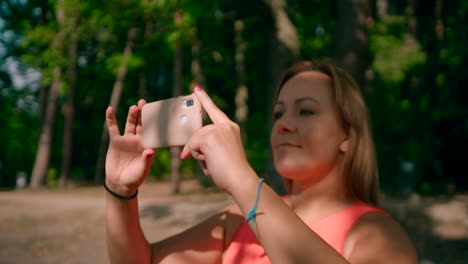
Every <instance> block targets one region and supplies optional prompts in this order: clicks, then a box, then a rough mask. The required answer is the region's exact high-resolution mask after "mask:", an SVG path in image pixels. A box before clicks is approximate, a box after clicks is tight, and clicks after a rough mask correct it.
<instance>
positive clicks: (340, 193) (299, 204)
mask: <svg viewBox="0 0 468 264" xmlns="http://www.w3.org/2000/svg"><path fill="white" fill-rule="evenodd" d="M355 202H357V199H356V198H354V197H353V196H352V195H351V194H350V192H349V191H348V190H347V188H346V186H345V184H344V178H343V177H340V175H339V174H338V173H337V170H336V169H335V170H332V171H331V172H330V173H329V174H328V175H327V176H326V177H324V178H323V179H322V180H321V181H319V182H313V183H311V182H307V181H299V180H295V181H294V182H293V184H292V190H291V193H290V194H289V195H288V199H287V203H288V205H289V206H290V207H291V208H292V209H293V210H294V211H295V212H296V214H297V215H298V216H299V217H301V219H302V220H303V221H305V222H309V223H310V222H313V221H316V220H318V219H321V218H323V217H325V216H328V215H330V214H333V213H335V212H337V211H339V210H341V209H343V208H346V207H347V206H349V205H351V204H353V203H355Z"/></svg>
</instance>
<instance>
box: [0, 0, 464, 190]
mask: <svg viewBox="0 0 468 264" xmlns="http://www.w3.org/2000/svg"><path fill="white" fill-rule="evenodd" d="M467 14H468V1H461V0H460V1H443V0H428V1H422V0H395V1H388V0H358V1H351V0H332V1H318V0H308V1H299V0H290V1H285V0H264V1H251V0H249V1H247V0H238V1H216V0H199V1H188V0H153V1H152V0H114V1H79V0H55V1H54V0H37V1H28V0H2V1H1V2H0V113H1V115H0V188H2V189H11V188H15V186H19V185H28V186H29V187H31V188H42V187H51V188H52V187H64V186H71V185H73V186H79V185H89V184H100V183H102V182H103V180H104V173H103V164H104V160H105V152H106V149H107V144H108V137H107V132H106V130H105V127H104V126H103V125H104V113H105V109H106V107H107V106H108V105H112V106H113V107H114V108H115V109H117V116H118V119H119V122H120V127H121V128H122V127H123V122H124V120H125V118H126V112H127V110H128V107H129V106H130V105H132V104H135V103H136V102H137V100H138V99H139V98H145V99H146V100H147V101H155V100H159V99H165V98H169V97H173V96H178V95H182V94H187V93H190V92H191V90H192V89H193V87H194V85H195V84H200V85H201V86H202V87H204V88H205V89H206V90H207V91H208V93H209V94H210V96H212V98H213V99H214V101H215V102H216V104H217V105H218V106H219V107H220V108H221V109H222V110H223V111H224V112H226V113H227V114H228V116H229V117H231V118H232V119H233V120H234V121H236V122H237V123H238V124H239V125H240V127H241V131H242V135H243V140H244V145H245V149H246V152H247V156H248V159H249V161H250V162H251V164H252V166H253V167H254V169H255V170H256V171H257V172H258V173H259V174H260V175H263V176H265V177H266V178H267V181H269V183H270V184H271V185H273V186H274V187H275V188H276V189H277V190H280V180H279V179H278V177H277V175H275V173H274V170H273V169H272V164H271V157H270V155H271V154H270V153H271V152H270V149H269V140H268V139H269V130H270V127H271V121H270V120H271V118H270V117H271V109H272V98H273V92H274V89H275V87H276V82H277V81H278V79H279V77H280V74H281V72H283V71H284V69H286V68H287V67H288V66H290V65H291V64H292V63H293V62H295V61H298V60H302V59H324V60H329V61H333V62H335V63H336V64H337V65H339V66H340V67H342V68H343V69H345V70H346V71H348V72H349V73H350V74H351V75H352V76H353V77H354V78H355V79H356V80H357V81H358V83H359V84H360V85H361V87H362V88H363V92H364V95H365V97H366V101H367V103H368V105H369V108H370V113H371V117H372V129H373V134H374V137H375V140H376V148H377V153H378V162H379V168H380V183H381V190H382V192H384V193H386V194H388V195H398V196H407V195H410V194H411V193H420V194H424V195H432V194H441V193H443V194H446V193H449V194H454V193H457V192H458V193H460V192H466V190H467V187H468V184H467V181H468V177H466V176H467V175H466V172H467V171H468V167H467V164H468V162H467V161H466V155H465V148H466V146H468V144H467V143H468V137H467V135H468V108H467V107H466V103H468V92H467V87H468V74H467V72H468V64H467V57H468V49H467V48H466V47H467V46H468V45H467V44H468V40H467V37H468V27H467V26H466V25H468V19H467ZM179 151H180V149H179V148H173V149H164V150H160V151H158V152H157V158H156V159H155V162H154V165H153V167H152V170H151V177H152V178H153V179H157V180H169V179H170V180H171V181H172V187H171V188H172V192H173V193H177V192H178V191H179V188H180V187H179V186H180V180H181V179H184V178H194V177H197V178H198V179H199V181H200V182H201V183H202V184H203V185H204V186H207V185H210V182H209V179H208V178H206V177H202V176H201V174H200V172H199V170H198V169H197V164H196V163H195V161H193V160H188V161H180V160H179V159H178V157H177V156H178V155H177V154H178V152H179Z"/></svg>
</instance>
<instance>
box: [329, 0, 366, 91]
mask: <svg viewBox="0 0 468 264" xmlns="http://www.w3.org/2000/svg"><path fill="white" fill-rule="evenodd" d="M337 11H338V12H337V21H336V31H335V41H336V49H335V59H336V63H337V65H338V66H340V67H341V68H342V69H343V70H345V71H346V72H347V73H349V74H350V75H351V76H352V77H353V78H354V79H355V80H356V82H357V83H358V84H359V85H360V86H361V87H364V84H365V78H364V76H365V74H364V73H365V70H366V65H367V62H368V56H367V55H368V39H367V22H368V19H369V16H370V3H369V0H340V1H337Z"/></svg>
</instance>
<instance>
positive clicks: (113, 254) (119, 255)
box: [106, 193, 151, 264]
mask: <svg viewBox="0 0 468 264" xmlns="http://www.w3.org/2000/svg"><path fill="white" fill-rule="evenodd" d="M106 234H107V250H108V253H109V258H110V262H111V263H142V264H144V263H150V262H151V248H150V246H149V244H148V241H146V238H145V236H144V235H143V231H142V229H141V227H140V221H139V216H138V200H137V198H134V199H132V200H128V201H127V200H120V199H119V198H116V197H114V196H112V195H111V194H109V193H106Z"/></svg>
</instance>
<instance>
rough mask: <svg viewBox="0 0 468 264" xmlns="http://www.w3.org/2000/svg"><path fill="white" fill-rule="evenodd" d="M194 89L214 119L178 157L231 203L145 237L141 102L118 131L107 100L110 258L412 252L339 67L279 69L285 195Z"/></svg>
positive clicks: (279, 163) (352, 257)
mask: <svg viewBox="0 0 468 264" xmlns="http://www.w3.org/2000/svg"><path fill="white" fill-rule="evenodd" d="M195 94H196V96H197V97H198V99H199V100H200V102H201V104H202V105H203V107H204V109H205V110H206V112H207V113H208V115H209V116H210V118H211V120H212V121H213V124H211V125H208V126H205V127H203V128H201V129H200V130H199V131H197V133H195V134H194V135H193V136H192V138H191V139H190V140H189V142H188V143H187V144H186V145H185V146H184V148H183V150H182V152H181V158H184V159H185V158H188V157H190V156H192V157H193V158H195V159H197V160H198V161H199V162H200V164H201V167H202V169H203V171H204V173H205V174H206V175H208V176H210V177H212V179H213V181H214V182H215V184H216V185H217V186H218V187H219V188H221V189H222V190H223V191H225V192H227V193H228V194H229V195H231V196H232V197H233V199H234V201H235V204H234V205H232V206H229V207H227V208H225V209H224V210H221V211H220V212H219V213H217V214H215V215H214V216H212V217H211V218H209V219H207V220H206V221H204V222H202V223H201V224H199V225H196V226H194V227H192V228H190V229H188V230H187V231H184V232H182V233H180V234H178V235H175V236H173V237H170V238H168V239H166V240H163V241H160V242H157V243H154V244H149V243H148V242H147V241H146V239H145V237H144V234H143V233H142V230H141V227H140V225H139V219H138V217H139V216H138V204H137V198H136V194H137V190H138V187H139V186H140V184H141V183H142V182H143V180H144V179H145V177H146V176H147V174H148V171H149V168H150V165H151V161H152V158H153V155H154V150H152V149H143V148H142V146H141V142H140V134H141V121H140V118H139V115H140V110H141V108H142V106H143V105H144V104H145V102H144V101H143V100H140V101H139V102H138V105H137V106H132V107H130V109H129V113H128V117H127V123H126V126H125V133H124V135H123V136H121V135H120V133H119V130H118V127H117V123H116V119H115V116H114V112H113V110H112V109H111V108H108V109H107V112H106V119H107V125H108V127H109V134H110V145H109V149H108V153H107V160H106V185H107V186H106V188H107V189H108V192H107V195H106V210H107V213H106V219H107V220H106V221H107V243H108V251H109V256H110V259H111V261H112V263H347V262H351V263H417V258H416V254H415V250H414V248H413V246H412V244H411V242H410V240H409V239H408V236H407V235H406V233H405V232H404V231H403V229H402V228H401V227H400V226H399V225H398V224H397V223H396V222H395V221H394V220H392V218H391V217H390V216H389V215H388V214H386V213H385V212H384V211H382V210H381V209H378V208H377V207H375V206H376V205H377V200H378V199H377V191H378V190H377V189H378V186H377V182H378V179H377V166H376V161H375V153H374V149H373V143H372V139H371V135H370V130H369V125H368V123H369V118H368V114H367V110H366V106H365V104H364V101H363V99H362V95H361V94H360V92H359V90H358V88H357V86H356V84H355V83H354V82H353V80H352V79H351V78H350V77H349V76H348V75H347V74H346V73H344V72H343V71H341V70H339V69H337V68H335V67H334V66H332V65H328V64H322V63H317V62H308V61H306V62H300V63H298V64H295V65H293V66H292V67H291V68H289V69H288V70H287V71H286V73H285V74H284V76H283V78H282V79H281V81H280V85H279V88H278V91H277V93H276V96H275V107H274V120H275V121H274V125H273V128H272V131H271V145H272V150H273V157H274V163H275V167H276V169H277V171H278V173H279V174H280V175H281V176H282V177H283V178H284V179H285V182H286V186H287V189H288V191H289V194H288V195H287V196H285V197H279V196H278V195H277V194H276V193H275V192H274V191H273V190H272V189H271V188H269V187H268V186H267V185H266V184H262V179H259V178H258V176H257V175H256V173H255V172H254V170H253V169H252V168H251V166H250V165H249V163H248V161H247V159H246V156H245V153H244V149H243V147H242V141H241V138H240V133H239V127H238V126H237V125H236V124H235V123H233V122H232V121H231V120H229V118H228V117H227V116H226V115H225V114H224V113H223V112H222V111H220V110H219V109H218V108H217V107H216V106H215V105H214V103H213V102H212V101H211V99H210V98H209V96H208V95H207V94H206V93H205V92H204V91H203V90H202V89H201V88H199V87H197V88H196V89H195ZM112 193H113V194H112ZM119 197H120V198H119Z"/></svg>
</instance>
